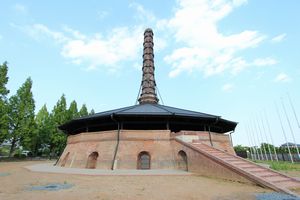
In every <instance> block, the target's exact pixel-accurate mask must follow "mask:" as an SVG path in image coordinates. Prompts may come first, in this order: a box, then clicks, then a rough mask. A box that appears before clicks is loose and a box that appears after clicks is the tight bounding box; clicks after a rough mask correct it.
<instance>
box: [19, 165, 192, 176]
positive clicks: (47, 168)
mask: <svg viewBox="0 0 300 200" xmlns="http://www.w3.org/2000/svg"><path fill="white" fill-rule="evenodd" d="M25 168H26V169H28V170H30V171H33V172H46V173H63V174H81V175H97V176H132V175H138V176H140V175H142V176H145V175H146V176H147V175H151V176H153V175H154V176H158V175H177V176H178V175H192V173H190V172H186V171H182V170H168V169H164V170H161V169H157V170H103V169H81V168H67V167H58V166H53V163H46V164H44V163H43V164H35V165H30V166H25Z"/></svg>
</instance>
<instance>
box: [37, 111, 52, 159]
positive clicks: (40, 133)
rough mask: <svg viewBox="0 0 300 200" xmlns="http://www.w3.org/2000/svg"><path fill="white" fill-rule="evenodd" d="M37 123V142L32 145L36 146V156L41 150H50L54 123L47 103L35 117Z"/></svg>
mask: <svg viewBox="0 0 300 200" xmlns="http://www.w3.org/2000/svg"><path fill="white" fill-rule="evenodd" d="M35 123H36V132H37V134H36V138H35V142H34V144H33V145H32V147H34V149H32V152H33V155H34V156H36V155H37V154H38V153H39V150H41V151H42V152H41V153H43V152H45V151H48V152H49V146H50V133H51V131H52V127H53V125H52V121H51V119H50V114H49V112H48V110H47V106H46V105H44V106H43V107H42V108H41V109H40V110H39V112H38V113H37V115H36V117H35Z"/></svg>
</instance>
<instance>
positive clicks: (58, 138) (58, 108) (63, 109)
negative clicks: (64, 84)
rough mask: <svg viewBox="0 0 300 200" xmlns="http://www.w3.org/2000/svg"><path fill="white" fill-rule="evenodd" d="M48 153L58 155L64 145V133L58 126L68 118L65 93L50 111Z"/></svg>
mask: <svg viewBox="0 0 300 200" xmlns="http://www.w3.org/2000/svg"><path fill="white" fill-rule="evenodd" d="M50 116H51V135H50V155H54V156H58V155H60V153H61V152H62V151H63V150H64V148H65V146H66V139H67V137H66V135H65V134H64V133H63V132H62V131H61V130H59V129H58V126H60V125H62V124H64V123H66V122H67V121H68V118H69V112H68V110H67V103H66V98H65V95H62V96H61V98H60V100H58V102H57V103H56V105H55V106H54V108H53V110H52V113H51V115H50Z"/></svg>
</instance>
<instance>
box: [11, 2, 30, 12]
mask: <svg viewBox="0 0 300 200" xmlns="http://www.w3.org/2000/svg"><path fill="white" fill-rule="evenodd" d="M13 9H14V10H15V11H16V12H17V13H20V14H27V13H28V9H27V7H26V6H24V5H22V4H20V3H17V4H15V5H14V6H13Z"/></svg>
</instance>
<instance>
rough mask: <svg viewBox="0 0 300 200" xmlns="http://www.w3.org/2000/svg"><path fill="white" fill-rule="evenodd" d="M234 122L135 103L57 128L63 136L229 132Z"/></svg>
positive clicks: (234, 124)
mask: <svg viewBox="0 0 300 200" xmlns="http://www.w3.org/2000/svg"><path fill="white" fill-rule="evenodd" d="M236 125H237V123H236V122H232V121H228V120H225V119H222V118H221V117H220V116H216V115H210V114H206V113H201V112H195V111H190V110H185V109H180V108H175V107H170V106H164V105H160V104H139V105H134V106H129V107H124V108H119V109H115V110H109V111H105V112H99V113H96V114H93V115H88V116H85V117H81V118H77V119H74V120H71V121H69V122H67V123H65V124H63V125H61V126H60V127H59V129H61V130H62V131H64V132H65V133H67V134H77V133H81V132H92V131H102V130H115V129H117V128H118V127H119V128H120V126H121V128H123V129H141V130H147V129H149V130H151V129H153V130H158V129H170V130H171V131H174V132H177V131H180V130H208V129H210V131H212V132H216V133H226V132H229V131H233V130H234V129H235V127H236Z"/></svg>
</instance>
